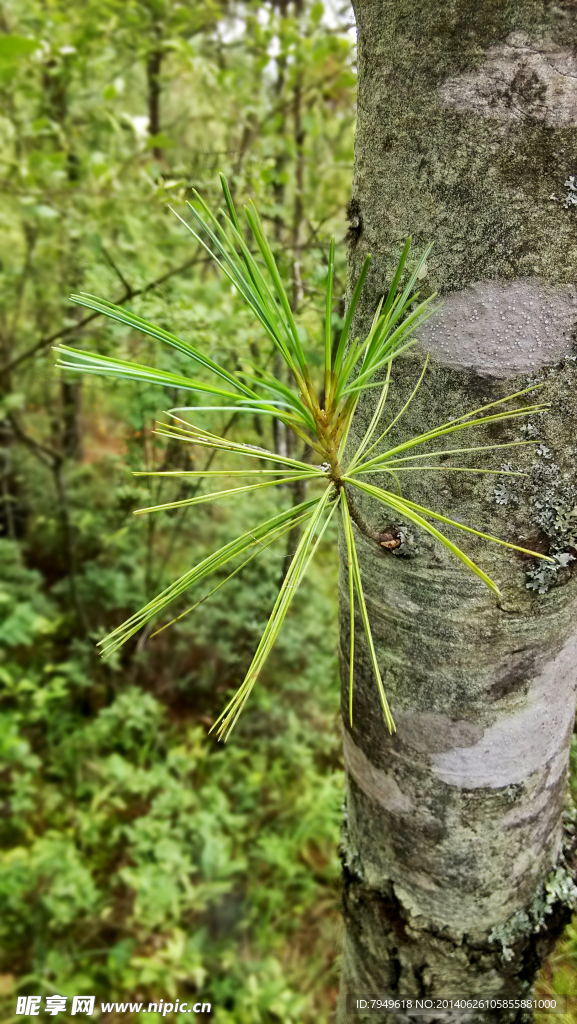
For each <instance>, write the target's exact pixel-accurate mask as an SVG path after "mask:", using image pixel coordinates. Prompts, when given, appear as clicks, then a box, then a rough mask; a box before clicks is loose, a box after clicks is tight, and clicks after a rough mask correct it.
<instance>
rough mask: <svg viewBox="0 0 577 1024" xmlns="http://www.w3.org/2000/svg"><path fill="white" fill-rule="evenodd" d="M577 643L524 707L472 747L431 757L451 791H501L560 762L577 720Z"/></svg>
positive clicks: (550, 666) (540, 678)
mask: <svg viewBox="0 0 577 1024" xmlns="http://www.w3.org/2000/svg"><path fill="white" fill-rule="evenodd" d="M576 686H577V637H576V636H572V637H571V638H570V639H569V640H568V642H567V643H566V644H565V646H564V647H563V649H562V650H561V652H560V653H559V654H558V655H557V656H556V657H555V658H553V659H552V660H551V661H550V662H548V663H547V664H546V665H545V666H544V668H543V669H542V670H541V672H540V673H539V675H537V676H536V677H535V678H534V679H533V680H532V682H531V687H530V689H529V692H528V694H527V698H526V702H525V703H524V705H523V707H522V708H520V709H518V710H516V711H515V712H514V713H513V714H510V715H506V716H504V717H501V718H499V719H498V720H497V721H496V722H495V723H494V724H493V725H491V726H489V727H488V728H487V729H486V730H485V733H484V735H483V738H482V739H481V740H480V741H479V742H478V743H476V744H475V745H474V746H471V747H459V748H457V749H455V750H452V751H448V752H446V753H440V754H434V755H433V756H432V762H433V770H434V772H435V774H436V775H437V777H438V778H439V779H440V780H441V781H442V782H446V783H447V785H449V786H460V787H463V788H465V789H480V788H482V787H483V788H484V787H490V788H491V789H499V788H501V787H504V786H510V785H514V784H515V783H518V782H522V781H524V780H526V779H528V778H529V776H530V775H532V774H533V772H536V771H538V770H539V768H543V767H544V766H545V765H547V764H548V762H550V761H552V760H554V759H555V757H556V756H558V753H559V748H560V746H562V747H563V748H564V747H565V743H560V739H559V738H560V737H561V736H562V737H566V742H568V740H569V739H570V736H571V731H572V728H573V719H574V716H575V689H576Z"/></svg>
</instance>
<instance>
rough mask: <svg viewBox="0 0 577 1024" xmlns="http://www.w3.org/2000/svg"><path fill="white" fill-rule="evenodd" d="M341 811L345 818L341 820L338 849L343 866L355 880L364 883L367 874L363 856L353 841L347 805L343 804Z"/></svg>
mask: <svg viewBox="0 0 577 1024" xmlns="http://www.w3.org/2000/svg"><path fill="white" fill-rule="evenodd" d="M341 810H342V812H343V817H342V820H341V837H340V841H339V848H338V852H339V857H340V860H341V864H342V865H343V868H345V869H346V870H347V871H348V872H349V873H350V874H351V875H354V876H355V878H358V879H360V880H361V881H362V880H363V878H364V876H365V872H364V868H363V863H362V860H361V855H360V853H359V851H358V850H357V848H356V846H355V845H354V843H353V841H352V840H351V836H350V832H349V815H348V811H347V805H346V804H343V805H342V807H341Z"/></svg>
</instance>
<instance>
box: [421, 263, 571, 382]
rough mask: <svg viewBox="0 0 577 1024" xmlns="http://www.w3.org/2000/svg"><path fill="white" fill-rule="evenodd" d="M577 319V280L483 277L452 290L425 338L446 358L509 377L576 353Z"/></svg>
mask: <svg viewBox="0 0 577 1024" xmlns="http://www.w3.org/2000/svg"><path fill="white" fill-rule="evenodd" d="M576 324H577V289H576V288H575V286H574V285H557V286H554V285H550V284H547V283H546V282H544V281H541V280H539V279H537V278H525V279H521V280H517V281H511V282H508V283H500V282H498V281H477V282H475V283H474V284H471V285H468V287H467V288H463V289H462V291H458V292H453V293H451V294H450V295H448V296H447V298H446V299H445V300H444V303H443V306H442V307H441V309H440V310H439V312H438V313H436V314H435V316H433V317H432V318H431V320H430V321H429V322H428V323H427V324H425V325H424V327H422V328H421V330H420V331H419V340H420V341H421V344H422V345H423V347H425V348H427V349H428V350H429V351H430V352H432V353H433V354H434V355H435V357H436V358H437V359H438V360H439V361H440V362H443V363H448V364H450V365H451V366H452V367H463V368H465V367H470V368H471V369H473V368H474V369H475V370H476V371H477V372H478V373H480V374H485V375H488V374H490V375H491V376H493V377H501V378H507V377H511V376H513V375H514V374H516V373H522V372H528V371H531V370H537V369H539V368H541V367H544V366H552V365H554V364H555V363H557V362H559V361H560V360H561V359H563V357H564V356H568V355H570V354H571V352H572V350H573V332H574V330H575V326H576Z"/></svg>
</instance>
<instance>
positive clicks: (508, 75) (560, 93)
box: [439, 34, 577, 127]
mask: <svg viewBox="0 0 577 1024" xmlns="http://www.w3.org/2000/svg"><path fill="white" fill-rule="evenodd" d="M439 98H440V100H441V103H442V105H443V106H445V107H453V108H454V109H455V110H466V111H471V113H474V114H477V116H481V117H490V118H495V119H496V120H498V121H522V120H524V119H525V118H527V117H531V118H538V119H540V120H542V121H546V122H547V123H548V124H554V125H559V126H562V127H568V126H570V125H575V124H577V58H576V57H575V56H574V55H573V53H572V52H571V50H568V49H567V50H566V49H563V48H562V47H560V46H557V45H556V44H555V43H552V42H550V41H548V40H541V41H539V42H538V43H535V42H533V43H531V42H529V40H528V39H527V38H526V37H525V36H522V35H520V34H513V35H511V36H509V38H508V39H507V40H506V42H504V43H500V44H499V45H497V46H492V47H491V48H490V49H489V50H488V51H487V54H486V59H485V60H484V62H483V63H482V64H481V66H480V67H479V68H478V69H477V70H476V71H473V72H468V73H466V74H463V75H457V76H455V77H454V78H449V79H447V80H446V81H445V82H444V83H443V84H442V85H441V87H440V89H439Z"/></svg>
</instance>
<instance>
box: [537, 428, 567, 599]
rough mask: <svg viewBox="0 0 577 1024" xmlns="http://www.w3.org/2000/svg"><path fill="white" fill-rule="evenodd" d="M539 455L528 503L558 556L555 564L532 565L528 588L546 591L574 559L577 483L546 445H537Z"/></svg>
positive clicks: (541, 591) (540, 563)
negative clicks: (563, 470) (567, 477)
mask: <svg viewBox="0 0 577 1024" xmlns="http://www.w3.org/2000/svg"><path fill="white" fill-rule="evenodd" d="M537 455H538V456H539V461H538V462H536V463H534V465H533V466H532V468H531V474H530V483H529V487H530V494H529V502H530V506H531V510H532V519H533V522H535V523H536V524H537V525H538V526H540V527H541V529H542V530H543V532H544V533H545V534H546V536H547V538H548V541H549V555H551V556H552V557H553V558H555V564H554V565H553V564H551V563H546V562H539V563H538V564H536V565H533V566H532V567H531V568H530V569H528V571H527V583H526V587H527V589H528V590H537V591H538V592H539V593H540V594H545V593H547V591H548V589H549V587H550V586H551V585H552V584H554V583H555V582H559V579H560V576H559V574H560V573H561V571H562V570H566V569H568V567H569V564H570V562H573V561H575V556H574V555H573V553H572V552H573V551H574V550H577V486H576V485H575V483H574V482H573V481H572V480H571V479H569V480H568V479H566V477H565V476H563V475H562V473H561V469H560V467H559V466H558V464H557V463H556V462H553V460H552V456H551V452H550V450H549V449H548V448H547V447H546V446H545V445H544V444H542V443H541V444H540V445H539V447H538V448H537Z"/></svg>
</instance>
